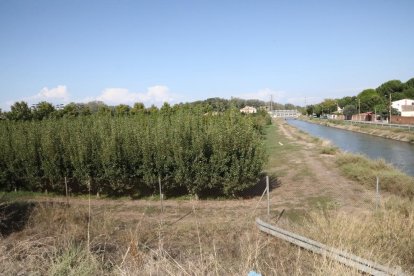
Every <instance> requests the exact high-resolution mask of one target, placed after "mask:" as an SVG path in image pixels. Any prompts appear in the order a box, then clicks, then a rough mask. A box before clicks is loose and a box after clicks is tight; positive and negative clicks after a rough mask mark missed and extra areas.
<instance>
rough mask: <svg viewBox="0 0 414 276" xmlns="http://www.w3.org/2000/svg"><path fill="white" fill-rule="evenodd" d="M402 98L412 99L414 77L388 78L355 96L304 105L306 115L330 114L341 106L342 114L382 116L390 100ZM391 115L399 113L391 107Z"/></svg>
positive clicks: (385, 114)
mask: <svg viewBox="0 0 414 276" xmlns="http://www.w3.org/2000/svg"><path fill="white" fill-rule="evenodd" d="M402 99H414V78H411V79H409V80H408V81H406V82H405V83H404V82H401V81H400V80H390V81H387V82H385V83H383V84H381V85H380V86H379V87H377V88H375V89H365V90H363V91H362V92H360V93H359V94H358V95H357V96H346V97H343V98H341V99H325V100H324V101H322V102H321V103H319V104H315V105H309V106H307V107H306V113H307V114H308V115H312V114H316V115H317V116H320V115H322V114H332V113H335V112H336V111H337V107H338V106H339V107H341V108H343V114H344V115H346V116H351V115H353V114H357V113H358V112H359V109H360V111H361V113H364V112H376V114H378V115H380V116H381V117H383V118H387V117H388V116H389V111H390V101H398V100H402ZM391 112H392V115H399V114H398V111H397V110H396V109H393V108H391Z"/></svg>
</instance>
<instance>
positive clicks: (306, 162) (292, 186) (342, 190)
mask: <svg viewBox="0 0 414 276" xmlns="http://www.w3.org/2000/svg"><path fill="white" fill-rule="evenodd" d="M279 129H280V131H281V132H282V133H283V134H284V136H285V137H286V138H287V139H288V141H289V142H288V143H292V144H297V145H299V147H300V150H299V151H298V152H296V153H295V154H292V155H290V157H289V160H288V163H287V164H286V165H284V167H285V169H286V171H287V174H286V175H283V176H281V177H280V184H281V185H280V187H278V188H277V189H275V190H273V191H272V202H274V203H275V204H277V205H280V207H281V208H282V207H284V206H292V207H297V208H307V207H315V206H312V205H318V204H319V205H322V206H321V207H332V208H337V209H339V210H342V211H347V212H348V211H363V210H367V209H372V208H373V207H374V200H375V193H374V191H371V190H367V189H365V188H364V187H362V186H360V185H359V184H357V183H355V182H353V181H350V180H348V179H346V178H345V177H343V176H342V175H341V173H340V171H339V170H338V169H337V168H336V167H335V165H334V156H332V155H326V154H320V153H319V150H318V145H317V144H315V143H314V142H311V141H310V140H312V138H310V137H309V136H307V135H305V134H303V133H300V132H299V131H298V130H297V129H295V128H293V127H292V126H290V125H288V124H287V123H283V122H282V123H280V124H279ZM292 164H294V165H293V166H292ZM292 167H293V168H292ZM316 207H317V206H316Z"/></svg>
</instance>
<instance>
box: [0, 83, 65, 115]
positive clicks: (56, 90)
mask: <svg viewBox="0 0 414 276" xmlns="http://www.w3.org/2000/svg"><path fill="white" fill-rule="evenodd" d="M69 99H70V95H69V93H68V89H67V87H66V85H58V86H56V87H53V88H50V89H49V88H48V87H43V88H42V89H41V90H40V91H39V92H38V93H37V94H35V95H32V96H29V97H24V98H20V99H16V100H10V101H6V102H5V103H3V104H2V105H1V108H2V109H3V110H6V111H9V110H10V107H11V106H12V105H13V104H14V103H15V102H20V101H25V102H27V103H28V104H29V105H31V104H36V103H39V102H42V101H46V102H51V103H53V104H62V103H63V104H65V103H68V102H69Z"/></svg>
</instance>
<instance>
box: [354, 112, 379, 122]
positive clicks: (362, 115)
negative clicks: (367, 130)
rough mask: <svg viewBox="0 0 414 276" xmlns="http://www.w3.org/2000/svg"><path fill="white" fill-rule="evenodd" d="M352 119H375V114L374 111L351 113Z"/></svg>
mask: <svg viewBox="0 0 414 276" xmlns="http://www.w3.org/2000/svg"><path fill="white" fill-rule="evenodd" d="M351 120H352V121H368V122H370V121H375V114H374V112H365V113H360V114H354V115H352V119H351Z"/></svg>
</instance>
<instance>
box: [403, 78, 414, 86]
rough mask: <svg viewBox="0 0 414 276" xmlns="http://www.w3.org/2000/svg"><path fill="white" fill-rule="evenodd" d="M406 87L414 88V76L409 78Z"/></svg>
mask: <svg viewBox="0 0 414 276" xmlns="http://www.w3.org/2000/svg"><path fill="white" fill-rule="evenodd" d="M405 87H406V88H414V78H411V79H409V80H408V81H407V82H406V83H405Z"/></svg>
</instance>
